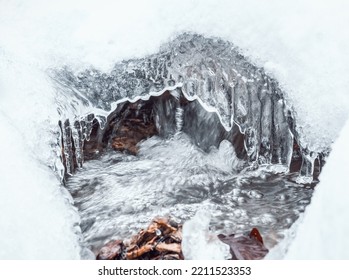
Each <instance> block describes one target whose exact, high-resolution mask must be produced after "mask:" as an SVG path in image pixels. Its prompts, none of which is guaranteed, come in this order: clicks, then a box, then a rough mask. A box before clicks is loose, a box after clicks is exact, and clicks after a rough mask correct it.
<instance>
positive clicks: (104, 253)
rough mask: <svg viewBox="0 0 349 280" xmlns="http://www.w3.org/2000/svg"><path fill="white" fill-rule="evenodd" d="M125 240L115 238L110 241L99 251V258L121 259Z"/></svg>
mask: <svg viewBox="0 0 349 280" xmlns="http://www.w3.org/2000/svg"><path fill="white" fill-rule="evenodd" d="M123 247H124V245H123V242H122V241H121V240H114V241H110V242H108V243H107V244H106V245H105V246H104V247H103V248H102V249H101V250H100V251H99V253H98V255H97V257H96V259H97V260H117V259H120V256H121V253H122V251H123Z"/></svg>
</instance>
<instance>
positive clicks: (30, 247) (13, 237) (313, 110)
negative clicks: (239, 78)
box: [0, 0, 349, 258]
mask: <svg viewBox="0 0 349 280" xmlns="http://www.w3.org/2000/svg"><path fill="white" fill-rule="evenodd" d="M0 7H1V8H0V123H1V131H2V134H1V135H2V136H1V137H0V141H1V147H2V148H3V151H2V154H1V159H0V164H1V169H0V170H1V171H0V175H1V188H0V213H1V215H0V225H1V231H0V248H1V249H0V258H74V257H77V256H78V254H79V252H78V251H79V249H78V248H77V247H76V244H77V240H76V237H74V235H73V234H72V232H73V224H74V222H75V218H74V217H73V215H70V213H71V209H70V207H69V205H68V204H67V203H64V199H63V198H62V197H60V198H57V199H56V197H57V196H58V197H59V195H57V189H58V185H59V184H58V181H57V179H56V178H54V177H52V175H51V171H50V170H48V169H46V168H44V167H43V166H45V165H52V166H53V165H54V163H53V159H54V156H53V155H52V153H51V151H52V149H51V145H52V143H53V141H54V137H52V135H53V134H52V133H51V131H50V130H53V132H55V130H56V124H57V120H58V114H57V112H56V106H55V90H54V88H53V87H52V85H51V83H50V82H49V81H48V78H47V75H46V74H45V71H46V70H47V69H48V68H54V67H61V66H64V65H70V66H72V67H74V68H75V69H79V68H80V69H81V68H84V67H86V66H87V65H90V64H93V65H94V66H95V67H99V68H102V69H104V70H107V69H110V67H111V66H112V65H113V63H114V62H116V61H118V60H121V59H127V58H133V57H142V56H144V55H146V54H150V53H154V52H156V51H158V48H159V46H160V45H161V43H164V42H166V41H167V40H168V39H170V38H173V37H174V36H176V35H178V34H179V33H181V32H183V31H193V32H198V33H201V34H204V35H206V36H220V37H222V38H223V39H226V40H229V41H231V42H233V43H234V44H236V45H237V46H238V47H240V48H241V51H242V53H244V54H245V55H246V56H248V57H249V59H250V60H251V61H252V62H254V63H255V64H257V65H258V66H264V67H265V69H266V70H267V71H268V72H269V74H270V75H272V76H273V77H275V78H277V79H278V80H279V81H280V83H281V85H282V87H283V89H284V90H285V91H286V92H287V93H288V100H289V102H290V104H292V105H293V106H294V107H295V109H296V111H297V121H298V124H299V125H300V126H301V127H302V131H303V132H302V133H301V137H302V141H303V143H307V144H308V145H309V147H310V148H311V149H314V150H316V149H321V148H323V147H326V146H328V145H330V144H331V143H332V141H333V140H334V139H336V138H337V136H338V133H339V131H340V130H341V128H342V127H343V125H344V123H345V121H346V120H347V118H348V112H349V97H348V88H349V79H348V75H347V73H349V33H348V32H347V26H348V24H349V13H348V12H347V11H348V8H349V4H348V2H347V1H345V0H343V1H341V0H331V1H329V0H328V1H325V0H322V1H316V0H309V1H301V0H287V1H276V0H275V1H272V0H270V1H258V0H255V1H253V0H235V1H229V0H228V1H214V0H212V1H211V0H208V1H196V0H192V1H190V0H189V1H188V0H181V1H171V2H170V1H168V2H164V1H160V0H151V1H135V0H127V1H111V0H109V1H55V2H52V1H36V0H31V1H6V0H3V1H1V3H0ZM347 130H348V129H347V127H346V130H345V131H346V132H344V134H343V135H342V139H344V140H339V141H342V142H343V141H345V139H347V138H348V131H347ZM345 135H346V136H345ZM342 142H338V143H336V144H335V147H334V149H335V152H336V153H338V151H337V150H339V149H341V153H340V154H341V155H340V156H342V157H343V162H342V161H339V160H338V161H337V160H336V158H337V156H333V158H335V159H331V160H329V163H328V166H329V167H327V166H326V167H325V170H324V174H323V175H322V176H321V180H322V181H323V182H322V183H321V184H320V185H319V186H318V189H319V191H317V193H316V196H315V197H314V201H313V203H312V205H310V207H309V209H308V210H309V211H307V212H308V213H307V214H306V216H305V219H304V222H303V225H304V226H302V227H300V232H299V234H298V236H297V238H296V240H295V241H294V244H293V245H292V246H291V247H290V251H289V253H288V257H290V258H291V257H295V258H298V257H302V258H303V257H306V256H308V255H307V254H308V253H307V252H306V251H305V250H304V249H303V250H304V254H303V255H297V254H296V253H295V252H298V253H299V249H297V248H299V246H301V245H300V244H301V243H303V241H301V238H304V242H307V244H309V246H310V245H311V244H316V245H317V246H319V247H318V251H312V252H313V253H310V249H309V256H311V257H313V258H318V257H322V258H340V257H345V256H348V255H340V252H342V251H341V250H340V249H336V248H337V245H335V244H337V242H338V246H340V244H344V243H341V242H342V241H340V240H342V238H343V239H344V238H345V237H344V232H345V228H344V227H345V217H346V214H347V213H348V210H346V209H341V208H340V205H342V204H341V203H342V202H341V201H343V205H344V203H345V201H346V199H347V196H346V194H347V192H348V191H347V190H346V188H345V182H347V181H345V180H347V179H346V178H345V175H346V174H345V168H346V167H348V164H347V161H344V160H346V158H345V155H348V154H349V152H348V148H347V147H346V146H344V144H341V143H342ZM337 146H343V147H340V148H337ZM58 165H59V164H58ZM58 165H57V167H59V166H58ZM337 168H338V171H339V170H342V171H341V172H338V175H337V173H336V174H335V173H334V171H336V169H337ZM340 168H342V169H340ZM327 169H328V171H327ZM336 172H337V171H336ZM322 188H323V189H324V190H322ZM54 197H55V199H53V198H54ZM50 199H51V200H50ZM50 201H51V202H52V203H51V202H50ZM337 206H338V208H336V207H337ZM343 207H344V206H343ZM337 209H338V210H337ZM327 210H328V212H327ZM332 211H333V212H332ZM48 213H49V214H48ZM45 221H47V222H45ZM327 223H328V224H329V225H332V226H329V227H328V229H329V230H330V231H331V232H327V231H325V230H322V228H325V227H326V224H327ZM333 223H336V227H335V226H334V225H333ZM312 225H313V226H312ZM315 225H316V227H315ZM38 228H40V233H39V230H38ZM58 228H59V230H58ZM337 228H338V229H337ZM320 229H321V230H320ZM57 230H58V231H57ZM317 230H319V232H320V233H322V234H320V233H318V231H317ZM53 237H54V240H55V242H52V243H50V242H51V241H52V239H51V241H50V238H53ZM332 241H333V246H332V247H330V248H332V251H331V250H329V249H327V248H328V246H331V245H328V244H331V243H332ZM343 242H344V241H343ZM16 244H26V246H24V247H22V248H21V251H19V250H15V249H14V248H16V246H17V245H16ZM48 244H49V247H48ZM61 244H66V246H64V247H63V246H61ZM297 244H298V245H297ZM48 248H49V249H48ZM309 248H310V247H309ZM313 248H314V247H313ZM33 252H37V253H33ZM53 252H56V253H53ZM324 252H328V253H327V254H325V253H324ZM335 253H336V254H338V255H336V254H335Z"/></svg>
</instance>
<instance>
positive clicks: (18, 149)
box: [0, 113, 80, 259]
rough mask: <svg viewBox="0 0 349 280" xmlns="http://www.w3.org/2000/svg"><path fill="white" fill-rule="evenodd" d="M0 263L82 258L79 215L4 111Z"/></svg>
mask: <svg viewBox="0 0 349 280" xmlns="http://www.w3.org/2000/svg"><path fill="white" fill-rule="evenodd" d="M0 130H1V131H6V134H2V137H0V145H1V147H2V150H1V161H0V170H1V188H0V197H1V200H0V209H1V215H0V225H1V232H0V237H1V238H0V259H78V258H80V245H79V242H78V237H77V235H76V234H75V233H74V229H73V228H72V221H75V222H77V221H78V217H77V216H76V215H77V214H76V213H75V212H74V211H73V210H72V209H71V208H69V206H68V205H67V203H68V202H67V201H66V200H65V199H64V197H63V193H62V189H61V188H60V187H59V181H57V180H56V178H55V177H54V175H53V174H52V172H49V170H48V168H47V167H45V166H42V165H39V164H35V158H32V157H31V156H29V155H28V153H27V151H26V149H27V147H26V145H25V144H24V143H23V141H22V140H23V135H22V134H21V133H20V132H19V131H18V130H17V129H16V128H15V127H14V126H12V125H10V124H9V120H8V118H7V117H5V116H4V115H3V114H2V113H0Z"/></svg>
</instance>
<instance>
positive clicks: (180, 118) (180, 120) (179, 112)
mask: <svg viewBox="0 0 349 280" xmlns="http://www.w3.org/2000/svg"><path fill="white" fill-rule="evenodd" d="M182 127H183V109H182V108H181V107H180V105H178V107H177V108H176V133H179V132H180V131H181V130H182Z"/></svg>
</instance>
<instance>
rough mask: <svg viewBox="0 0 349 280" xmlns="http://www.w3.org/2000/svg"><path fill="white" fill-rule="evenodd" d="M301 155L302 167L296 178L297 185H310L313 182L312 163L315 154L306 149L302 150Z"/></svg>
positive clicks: (315, 156)
mask: <svg viewBox="0 0 349 280" xmlns="http://www.w3.org/2000/svg"><path fill="white" fill-rule="evenodd" d="M301 153H302V167H301V170H300V174H299V176H298V178H297V180H296V181H297V183H299V184H310V183H311V182H312V181H313V174H314V163H315V159H316V158H317V154H315V153H313V152H309V150H308V149H303V150H302V151H301Z"/></svg>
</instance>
